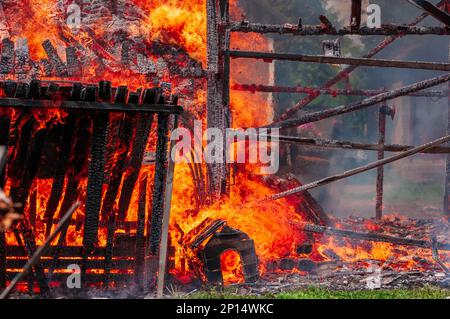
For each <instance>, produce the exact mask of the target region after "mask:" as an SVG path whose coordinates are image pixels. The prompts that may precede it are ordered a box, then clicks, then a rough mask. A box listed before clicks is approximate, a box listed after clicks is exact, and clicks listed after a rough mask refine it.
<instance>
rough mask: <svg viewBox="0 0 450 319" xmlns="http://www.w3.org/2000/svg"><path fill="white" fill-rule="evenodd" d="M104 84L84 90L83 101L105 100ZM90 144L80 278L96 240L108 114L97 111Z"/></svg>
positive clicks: (103, 175)
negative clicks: (83, 248) (83, 249)
mask: <svg viewBox="0 0 450 319" xmlns="http://www.w3.org/2000/svg"><path fill="white" fill-rule="evenodd" d="M104 86H105V83H100V85H99V87H100V88H102V87H103V89H102V90H100V91H98V87H97V86H88V87H87V88H86V95H85V97H84V98H85V99H86V100H88V101H95V99H96V98H97V96H99V98H101V99H104V98H106V96H105V94H106V89H105V88H104ZM92 128H93V131H92V142H91V150H90V163H89V168H88V185H87V195H86V208H85V212H86V213H85V218H84V234H83V245H84V246H85V251H84V252H83V263H82V267H81V276H82V277H83V276H84V275H85V273H86V261H87V258H88V256H89V254H90V252H91V250H92V248H93V247H94V245H95V244H96V243H97V240H98V222H99V217H100V209H101V204H102V195H103V183H104V177H105V174H104V171H105V163H106V144H107V138H108V129H109V114H108V113H107V112H102V111H98V112H97V114H95V115H94V117H93V120H92Z"/></svg>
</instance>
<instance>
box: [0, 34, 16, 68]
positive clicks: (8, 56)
mask: <svg viewBox="0 0 450 319" xmlns="http://www.w3.org/2000/svg"><path fill="white" fill-rule="evenodd" d="M13 67H14V42H12V41H11V40H9V39H3V40H2V56H1V60H0V73H1V74H9V73H11V71H12V70H13Z"/></svg>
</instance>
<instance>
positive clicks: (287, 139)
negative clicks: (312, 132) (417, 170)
mask: <svg viewBox="0 0 450 319" xmlns="http://www.w3.org/2000/svg"><path fill="white" fill-rule="evenodd" d="M272 137H273V138H276V139H278V140H279V141H280V142H283V143H295V144H299V145H305V146H310V147H318V148H338V149H348V150H364V151H377V152H378V151H380V150H382V151H384V152H404V151H407V150H410V149H412V148H414V147H415V146H412V145H398V144H384V145H379V144H367V143H356V142H351V141H336V140H327V139H319V138H312V137H297V136H286V135H275V136H272ZM422 153H425V154H449V153H450V147H447V146H435V147H432V148H430V149H427V150H424V151H423V152H422Z"/></svg>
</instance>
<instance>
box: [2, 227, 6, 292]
mask: <svg viewBox="0 0 450 319" xmlns="http://www.w3.org/2000/svg"><path fill="white" fill-rule="evenodd" d="M6 256H7V255H6V238H5V234H4V233H0V288H5V287H6Z"/></svg>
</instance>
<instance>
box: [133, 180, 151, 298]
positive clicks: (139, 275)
mask: <svg viewBox="0 0 450 319" xmlns="http://www.w3.org/2000/svg"><path fill="white" fill-rule="evenodd" d="M147 183H148V176H147V175H146V176H144V178H143V179H142V180H140V181H139V200H138V221H137V227H136V254H135V258H134V260H135V266H134V281H135V283H136V285H137V286H138V287H139V288H140V289H143V288H144V285H143V284H144V261H145V216H146V215H147V214H146V212H147Z"/></svg>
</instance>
